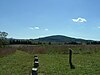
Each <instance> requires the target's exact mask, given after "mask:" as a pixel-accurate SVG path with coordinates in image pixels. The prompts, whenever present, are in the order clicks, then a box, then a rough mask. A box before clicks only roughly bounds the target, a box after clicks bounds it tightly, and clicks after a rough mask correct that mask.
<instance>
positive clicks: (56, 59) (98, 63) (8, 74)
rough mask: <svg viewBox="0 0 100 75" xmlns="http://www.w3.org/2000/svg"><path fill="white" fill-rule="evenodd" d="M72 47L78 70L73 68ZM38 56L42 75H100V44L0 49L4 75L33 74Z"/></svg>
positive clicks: (39, 73) (39, 72)
mask: <svg viewBox="0 0 100 75" xmlns="http://www.w3.org/2000/svg"><path fill="white" fill-rule="evenodd" d="M69 48H72V49H73V56H72V63H73V65H74V66H75V69H70V66H69ZM7 53H8V54H7ZM34 55H37V56H38V57H39V69H38V75H100V45H56V46H54V45H48V46H32V45H30V46H26V45H25V46H18V47H15V46H13V47H12V48H11V47H10V48H0V75H31V69H32V67H33V62H34Z"/></svg>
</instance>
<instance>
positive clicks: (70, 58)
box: [69, 49, 75, 69]
mask: <svg viewBox="0 0 100 75" xmlns="http://www.w3.org/2000/svg"><path fill="white" fill-rule="evenodd" d="M69 64H70V68H71V69H75V66H74V65H73V64H72V49H69Z"/></svg>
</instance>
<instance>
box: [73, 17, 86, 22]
mask: <svg viewBox="0 0 100 75" xmlns="http://www.w3.org/2000/svg"><path fill="white" fill-rule="evenodd" d="M72 21H73V22H76V23H84V22H87V20H86V19H85V18H81V17H79V18H77V19H72Z"/></svg>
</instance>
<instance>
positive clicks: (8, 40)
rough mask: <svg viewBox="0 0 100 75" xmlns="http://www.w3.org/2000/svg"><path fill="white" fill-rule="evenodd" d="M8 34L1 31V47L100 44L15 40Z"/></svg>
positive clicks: (94, 42) (96, 42) (99, 42)
mask: <svg viewBox="0 0 100 75" xmlns="http://www.w3.org/2000/svg"><path fill="white" fill-rule="evenodd" d="M7 36H8V33H7V32H1V31H0V46H1V45H11V44H29V45H46V44H48V45H52V44H53V45H54V44H59V45H62V44H63V45H67V44H72V45H82V44H86V45H90V44H93V45H98V44H100V41H91V42H89V41H88V42H87V41H86V42H75V41H74V42H73V41H72V42H66V41H65V42H56V43H53V42H42V41H34V40H33V39H13V38H7Z"/></svg>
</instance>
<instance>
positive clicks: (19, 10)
mask: <svg viewBox="0 0 100 75" xmlns="http://www.w3.org/2000/svg"><path fill="white" fill-rule="evenodd" d="M99 9H100V1H99V0H0V31H6V32H8V34H9V35H8V37H9V38H31V39H32V38H38V37H43V36H50V35H65V36H70V37H75V38H84V39H93V40H100V35H99V33H100V10H99Z"/></svg>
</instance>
